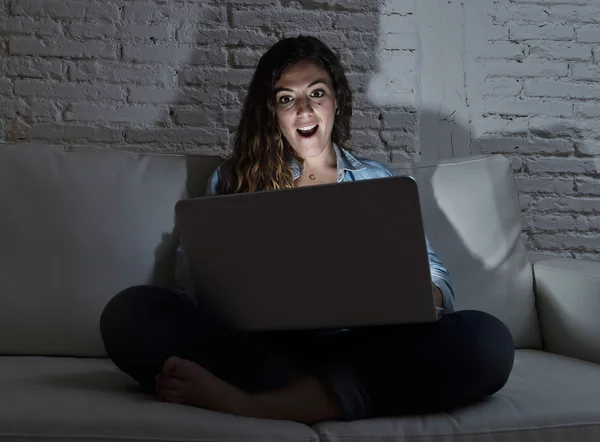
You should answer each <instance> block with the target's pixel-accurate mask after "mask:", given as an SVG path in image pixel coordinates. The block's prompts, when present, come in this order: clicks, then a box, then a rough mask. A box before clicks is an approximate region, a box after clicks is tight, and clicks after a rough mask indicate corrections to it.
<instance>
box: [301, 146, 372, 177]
mask: <svg viewBox="0 0 600 442" xmlns="http://www.w3.org/2000/svg"><path fill="white" fill-rule="evenodd" d="M333 150H334V151H335V158H336V162H337V181H338V183H339V182H340V181H342V180H343V179H344V172H346V171H347V170H348V171H351V172H355V171H357V170H363V169H366V167H367V166H366V165H365V164H364V163H363V162H362V161H360V160H359V159H358V158H356V157H355V156H354V155H352V154H351V153H350V152H348V151H347V150H346V149H344V148H342V147H339V146H338V145H337V144H335V143H333ZM290 168H291V169H292V173H293V176H294V180H297V179H298V178H300V175H301V174H302V172H303V167H302V165H301V164H300V163H299V161H298V160H296V159H295V158H294V159H293V160H292V162H291V165H290Z"/></svg>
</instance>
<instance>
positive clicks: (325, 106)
mask: <svg viewBox="0 0 600 442" xmlns="http://www.w3.org/2000/svg"><path fill="white" fill-rule="evenodd" d="M275 109H276V113H277V121H278V123H279V128H280V129H281V132H282V134H283V136H284V137H285V139H286V140H287V141H288V143H290V146H292V148H293V149H294V150H295V151H296V153H297V154H298V155H299V156H300V157H301V158H303V159H307V158H312V157H316V156H318V155H319V154H321V153H322V152H323V151H324V150H326V149H327V148H330V147H331V146H332V141H331V132H332V131H333V123H334V120H335V111H336V98H335V92H334V90H333V84H332V81H331V77H330V76H329V73H328V72H327V71H326V70H325V69H323V68H322V67H320V66H319V65H318V64H316V63H314V62H310V61H300V62H298V63H295V64H293V65H291V66H288V67H287V68H286V69H285V70H284V71H283V72H282V74H281V78H280V79H279V81H278V82H277V84H275Z"/></svg>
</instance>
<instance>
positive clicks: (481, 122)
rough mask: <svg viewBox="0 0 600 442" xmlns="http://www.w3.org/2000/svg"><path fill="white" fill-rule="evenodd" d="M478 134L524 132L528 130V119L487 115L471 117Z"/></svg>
mask: <svg viewBox="0 0 600 442" xmlns="http://www.w3.org/2000/svg"><path fill="white" fill-rule="evenodd" d="M472 125H473V127H474V128H475V130H476V131H477V133H479V134H483V135H485V134H525V133H527V132H528V131H529V120H528V119H527V118H519V117H504V118H503V117H497V116H487V117H482V118H478V119H476V118H474V119H472Z"/></svg>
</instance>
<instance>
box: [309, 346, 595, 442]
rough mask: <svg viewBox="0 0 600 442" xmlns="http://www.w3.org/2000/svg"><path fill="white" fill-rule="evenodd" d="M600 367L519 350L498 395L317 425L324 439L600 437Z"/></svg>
mask: <svg viewBox="0 0 600 442" xmlns="http://www.w3.org/2000/svg"><path fill="white" fill-rule="evenodd" d="M599 397H600V365H598V364H593V363H590V362H584V361H580V360H577V359H571V358H567V357H565V356H559V355H554V354H551V353H544V352H541V351H538V350H517V352H516V358H515V365H514V369H513V372H512V374H511V376H510V378H509V380H508V383H507V384H506V386H505V387H504V388H503V389H502V390H500V391H499V392H498V393H496V394H495V395H493V396H491V397H489V398H487V399H486V400H484V401H482V402H480V403H477V404H474V405H472V406H469V407H465V408H462V409H458V410H454V411H450V412H447V413H437V414H428V415H422V416H411V417H400V418H383V419H372V420H365V421H355V422H350V423H342V422H325V423H321V424H318V425H315V426H314V427H313V428H314V430H315V431H316V432H317V434H318V435H319V438H320V440H321V441H323V442H393V441H398V442H408V441H417V440H418V441H425V440H435V441H436V442H451V441H452V442H483V441H486V442H509V441H516V440H518V441H521V442H563V441H567V440H570V441H597V440H600V400H598V398H599Z"/></svg>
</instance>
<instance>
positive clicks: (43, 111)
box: [19, 99, 62, 122]
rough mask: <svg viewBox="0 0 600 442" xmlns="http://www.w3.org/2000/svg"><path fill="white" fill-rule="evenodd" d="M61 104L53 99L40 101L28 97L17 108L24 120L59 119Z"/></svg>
mask: <svg viewBox="0 0 600 442" xmlns="http://www.w3.org/2000/svg"><path fill="white" fill-rule="evenodd" d="M61 112H62V106H61V105H60V104H58V103H56V102H54V101H48V100H46V101H42V100H36V99H29V100H27V101H26V102H25V104H24V105H23V106H22V107H21V109H19V115H20V116H21V117H23V118H24V119H25V120H27V121H30V122H33V121H46V122H48V121H57V120H59V119H60V114H61Z"/></svg>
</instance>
